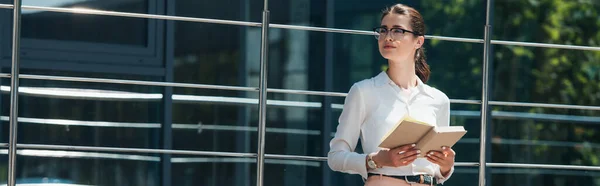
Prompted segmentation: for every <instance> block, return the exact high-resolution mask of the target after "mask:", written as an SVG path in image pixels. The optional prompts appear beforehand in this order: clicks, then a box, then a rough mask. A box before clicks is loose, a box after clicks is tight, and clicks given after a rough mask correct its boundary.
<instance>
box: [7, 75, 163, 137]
mask: <svg viewBox="0 0 600 186" xmlns="http://www.w3.org/2000/svg"><path fill="white" fill-rule="evenodd" d="M77 84H79V85H77ZM162 90H163V89H162V87H150V86H133V85H127V86H125V85H111V84H91V83H90V84H87V85H81V83H71V82H53V81H42V80H21V83H20V92H21V93H20V96H19V121H20V123H19V124H20V125H23V126H24V127H19V128H18V129H19V135H18V137H19V142H20V143H31V144H56V145H82V146H107V147H132V148H133V147H135V148H158V147H159V144H160V141H161V140H160V136H159V134H160V133H159V131H160V128H161V122H160V121H161V118H162V107H161V105H162V103H161V100H162V93H161V92H162ZM2 91H3V92H6V91H8V87H2ZM2 101H3V102H4V101H6V102H8V97H3V100H2ZM4 117H7V116H4ZM3 119H6V118H3Z"/></svg>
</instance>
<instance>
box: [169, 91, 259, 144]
mask: <svg viewBox="0 0 600 186" xmlns="http://www.w3.org/2000/svg"><path fill="white" fill-rule="evenodd" d="M173 92H174V95H173V112H172V113H173V127H172V128H173V148H174V149H179V150H202V151H225V152H246V153H248V152H256V144H257V141H256V140H257V136H256V135H257V127H256V126H257V123H258V111H257V108H258V107H257V103H258V99H257V98H246V97H239V96H237V94H239V92H236V91H221V90H206V89H191V88H175V89H174V91H173Z"/></svg>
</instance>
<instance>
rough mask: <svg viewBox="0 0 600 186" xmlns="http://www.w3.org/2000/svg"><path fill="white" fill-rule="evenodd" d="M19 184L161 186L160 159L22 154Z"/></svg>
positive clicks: (42, 152) (67, 153) (68, 153)
mask: <svg viewBox="0 0 600 186" xmlns="http://www.w3.org/2000/svg"><path fill="white" fill-rule="evenodd" d="M17 154H18V157H17V163H16V165H17V168H16V182H17V183H62V184H77V185H148V186H157V185H160V184H159V183H160V177H159V173H160V169H159V165H160V163H159V161H160V158H159V157H158V156H151V155H130V154H118V153H94V152H76V151H54V150H19V151H18V152H17Z"/></svg>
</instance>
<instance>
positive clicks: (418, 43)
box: [415, 36, 425, 49]
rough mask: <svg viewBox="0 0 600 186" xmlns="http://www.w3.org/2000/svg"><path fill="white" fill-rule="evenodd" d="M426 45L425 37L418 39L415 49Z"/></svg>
mask: <svg viewBox="0 0 600 186" xmlns="http://www.w3.org/2000/svg"><path fill="white" fill-rule="evenodd" d="M424 43H425V36H419V37H417V43H416V44H415V49H417V48H421V46H423V44H424Z"/></svg>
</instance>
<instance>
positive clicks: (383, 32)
mask: <svg viewBox="0 0 600 186" xmlns="http://www.w3.org/2000/svg"><path fill="white" fill-rule="evenodd" d="M375 32H377V33H380V34H385V33H387V29H385V28H377V29H376V30H375Z"/></svg>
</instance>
